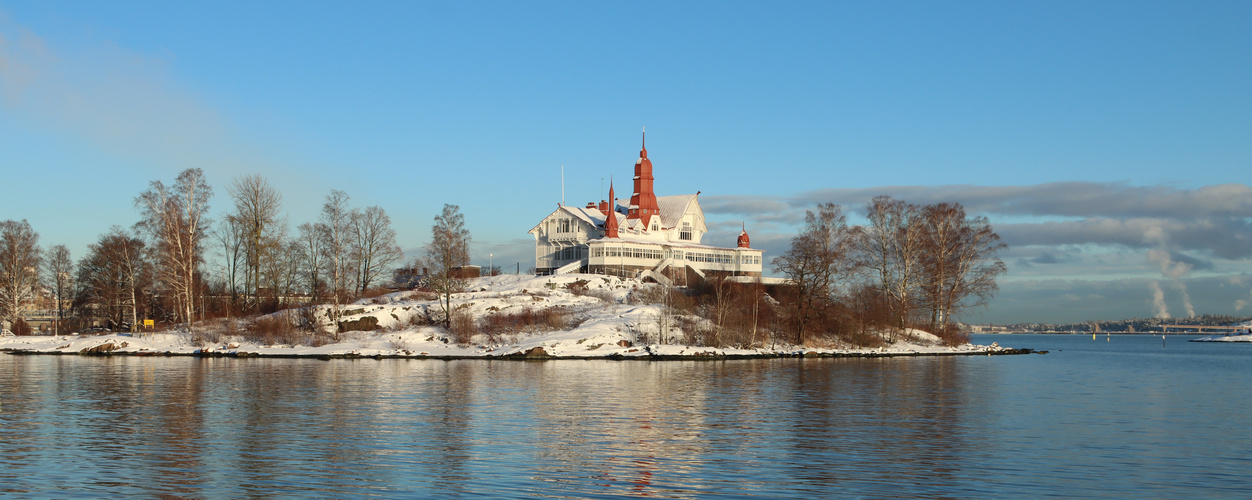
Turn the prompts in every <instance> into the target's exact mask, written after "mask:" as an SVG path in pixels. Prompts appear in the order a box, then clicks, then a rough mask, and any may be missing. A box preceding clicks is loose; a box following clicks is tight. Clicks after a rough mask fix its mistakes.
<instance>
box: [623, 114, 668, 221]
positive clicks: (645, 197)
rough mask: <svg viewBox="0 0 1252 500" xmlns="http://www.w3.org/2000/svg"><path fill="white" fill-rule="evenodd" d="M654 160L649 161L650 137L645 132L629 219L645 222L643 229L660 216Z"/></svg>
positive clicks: (636, 166)
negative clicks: (654, 176) (654, 184)
mask: <svg viewBox="0 0 1252 500" xmlns="http://www.w3.org/2000/svg"><path fill="white" fill-rule="evenodd" d="M653 180H654V179H653V178H652V160H649V159H648V135H647V130H644V135H643V144H642V146H641V148H640V149H639V159H638V160H636V161H635V192H634V193H633V194H631V195H630V209H629V210H628V211H627V213H626V218H627V219H639V220H641V221H643V227H644V228H647V227H649V223H650V222H651V221H652V217H653V216H655V215H660V214H661V210H660V209H659V208H657V204H656V194H655V193H653V192H652V181H653Z"/></svg>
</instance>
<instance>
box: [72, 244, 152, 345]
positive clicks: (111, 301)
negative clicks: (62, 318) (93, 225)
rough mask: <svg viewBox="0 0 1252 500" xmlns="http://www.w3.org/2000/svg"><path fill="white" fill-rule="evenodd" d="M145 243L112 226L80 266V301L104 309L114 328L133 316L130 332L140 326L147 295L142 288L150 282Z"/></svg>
mask: <svg viewBox="0 0 1252 500" xmlns="http://www.w3.org/2000/svg"><path fill="white" fill-rule="evenodd" d="M144 254H145V245H144V242H143V240H141V239H139V238H138V237H136V236H132V235H129V234H127V233H126V231H124V230H123V229H122V228H121V227H118V226H113V228H111V229H110V230H109V232H108V233H106V234H102V235H100V240H99V241H97V242H96V243H93V244H91V245H88V246H87V256H86V257H84V258H83V260H82V261H81V262H79V265H78V282H79V299H78V300H79V302H80V303H83V304H95V305H96V307H95V308H97V309H103V311H104V313H105V316H106V317H107V318H109V320H110V322H111V323H112V324H114V325H121V324H122V323H124V322H125V320H124V317H125V315H126V313H127V312H129V313H130V314H129V316H130V329H131V331H135V329H137V328H138V326H139V309H140V304H141V303H142V300H141V299H143V296H144V295H145V293H144V290H143V285H144V284H145V283H147V282H148V281H150V279H149V278H150V268H149V266H148V265H147V262H146V261H145V260H144Z"/></svg>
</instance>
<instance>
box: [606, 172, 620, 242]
mask: <svg viewBox="0 0 1252 500" xmlns="http://www.w3.org/2000/svg"><path fill="white" fill-rule="evenodd" d="M616 200H617V198H615V197H614V195H613V180H612V179H609V213H607V214H604V237H605V238H617V211H616V210H614V209H613V206H614V205H616V204H617V201H616Z"/></svg>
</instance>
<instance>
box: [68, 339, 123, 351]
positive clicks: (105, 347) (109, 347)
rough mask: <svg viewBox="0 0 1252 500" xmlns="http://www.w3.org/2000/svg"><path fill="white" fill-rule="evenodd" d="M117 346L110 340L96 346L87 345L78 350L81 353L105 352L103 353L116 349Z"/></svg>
mask: <svg viewBox="0 0 1252 500" xmlns="http://www.w3.org/2000/svg"><path fill="white" fill-rule="evenodd" d="M123 347H124V346H123ZM117 348H118V345H117V344H114V343H112V342H105V343H103V344H100V345H98V346H95V347H88V348H86V349H83V350H81V351H78V352H79V353H82V354H105V353H109V352H113V351H115V350H117Z"/></svg>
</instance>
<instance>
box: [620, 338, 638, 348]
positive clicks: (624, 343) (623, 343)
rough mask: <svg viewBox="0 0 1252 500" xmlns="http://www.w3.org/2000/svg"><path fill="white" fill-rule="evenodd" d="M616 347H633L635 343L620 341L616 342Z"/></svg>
mask: <svg viewBox="0 0 1252 500" xmlns="http://www.w3.org/2000/svg"><path fill="white" fill-rule="evenodd" d="M617 345H618V347H634V346H635V343H634V342H631V341H629V340H626V339H622V340H619V341H617Z"/></svg>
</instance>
